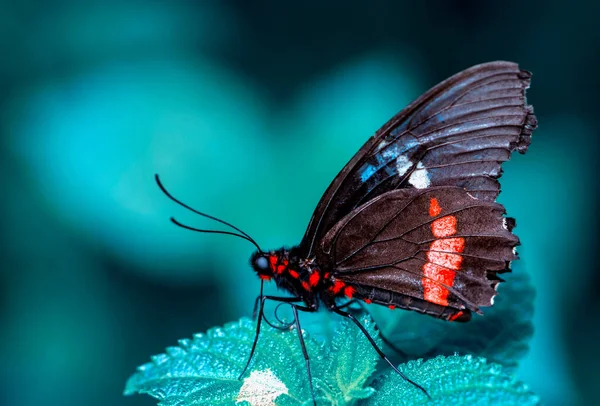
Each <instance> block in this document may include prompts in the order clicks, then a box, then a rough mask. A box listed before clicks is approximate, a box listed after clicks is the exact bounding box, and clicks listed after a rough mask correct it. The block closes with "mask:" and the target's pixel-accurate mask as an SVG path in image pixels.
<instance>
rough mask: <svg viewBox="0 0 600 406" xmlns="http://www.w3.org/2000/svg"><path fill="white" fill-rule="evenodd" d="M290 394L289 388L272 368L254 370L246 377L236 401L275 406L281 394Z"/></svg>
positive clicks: (258, 405)
mask: <svg viewBox="0 0 600 406" xmlns="http://www.w3.org/2000/svg"><path fill="white" fill-rule="evenodd" d="M282 394H286V395H287V394H288V388H287V386H285V384H284V383H283V382H282V381H280V380H279V378H277V377H276V376H275V374H274V373H273V372H272V371H271V370H270V369H266V370H264V371H252V372H251V373H250V376H248V377H247V378H246V379H244V384H243V385H242V387H241V389H240V392H239V393H238V396H237V399H236V403H240V402H242V401H244V400H245V401H246V402H248V403H250V404H251V405H252V406H275V399H277V397H278V396H279V395H282Z"/></svg>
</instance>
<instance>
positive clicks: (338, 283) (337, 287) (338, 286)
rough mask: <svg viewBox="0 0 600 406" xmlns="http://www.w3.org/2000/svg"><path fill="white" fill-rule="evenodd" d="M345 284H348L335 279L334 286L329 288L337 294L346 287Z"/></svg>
mask: <svg viewBox="0 0 600 406" xmlns="http://www.w3.org/2000/svg"><path fill="white" fill-rule="evenodd" d="M344 286H346V284H345V283H344V282H342V281H339V280H337V281H335V282H333V286H332V287H330V288H329V290H330V291H332V292H333V294H334V295H337V294H338V293H340V292H341V290H342V289H343V288H344Z"/></svg>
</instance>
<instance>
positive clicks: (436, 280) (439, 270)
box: [421, 197, 465, 317]
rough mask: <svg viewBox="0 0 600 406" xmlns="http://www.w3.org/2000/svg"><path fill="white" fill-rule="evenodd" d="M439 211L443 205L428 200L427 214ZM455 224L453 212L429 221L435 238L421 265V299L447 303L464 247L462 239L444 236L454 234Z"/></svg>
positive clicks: (434, 215) (432, 215)
mask: <svg viewBox="0 0 600 406" xmlns="http://www.w3.org/2000/svg"><path fill="white" fill-rule="evenodd" d="M441 213H442V207H441V206H440V204H439V202H438V200H437V199H436V198H434V197H432V198H431V199H430V201H429V215H430V216H431V217H436V216H439V215H440V214H441ZM456 226H457V219H456V216H452V215H450V216H444V217H440V218H438V219H435V220H434V221H433V222H432V223H431V232H432V234H433V236H434V237H435V238H436V240H434V241H433V242H432V243H431V245H430V246H429V250H428V251H427V260H428V261H429V262H427V263H425V264H424V265H423V274H424V278H422V280H421V282H422V283H423V298H424V299H425V300H427V301H428V302H431V303H436V304H439V305H442V306H448V295H449V294H450V292H449V291H448V289H447V287H452V286H453V285H454V278H455V277H456V272H455V271H458V270H459V269H460V266H461V264H462V260H463V257H462V255H459V254H460V253H461V252H463V250H464V249H465V239H464V238H462V237H455V238H445V237H450V236H452V235H454V234H456V230H457V228H456ZM457 314H458V313H457ZM456 317H459V316H456Z"/></svg>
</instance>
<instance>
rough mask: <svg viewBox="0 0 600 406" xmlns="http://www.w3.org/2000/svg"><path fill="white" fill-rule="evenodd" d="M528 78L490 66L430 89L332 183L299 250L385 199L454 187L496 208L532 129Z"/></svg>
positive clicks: (308, 251) (508, 66)
mask: <svg viewBox="0 0 600 406" xmlns="http://www.w3.org/2000/svg"><path fill="white" fill-rule="evenodd" d="M529 81H530V74H529V72H526V71H522V70H520V69H519V68H518V66H517V64H515V63H512V62H491V63H486V64H482V65H477V66H474V67H472V68H469V69H467V70H465V71H463V72H460V73H458V74H456V75H454V76H452V77H451V78H449V79H447V80H445V81H444V82H442V83H440V84H439V85H437V86H435V87H434V88H432V89H431V90H429V91H428V92H426V93H425V94H424V95H422V96H421V97H420V98H418V99H417V100H416V101H414V102H413V103H411V104H410V105H409V106H408V107H406V108H405V109H404V110H402V111H401V112H400V113H398V114H397V115H396V116H395V117H393V118H392V119H391V120H389V121H388V122H387V123H386V124H385V125H384V126H383V127H382V128H381V129H380V130H379V131H377V133H376V134H375V135H374V136H373V137H371V138H370V139H369V140H368V141H367V143H366V144H365V145H364V146H363V147H362V148H361V149H360V151H359V152H358V153H357V154H356V155H355V156H354V157H353V158H352V160H351V161H350V162H349V163H348V164H347V165H346V166H345V167H344V168H343V169H342V171H341V172H340V173H339V174H338V175H337V177H336V178H335V179H334V181H333V182H332V183H331V185H330V186H329V188H328V189H327V191H326V192H325V194H324V195H323V197H322V198H321V201H320V202H319V204H318V206H317V208H316V210H315V213H314V214H313V217H312V219H311V222H310V224H309V227H308V229H307V231H306V234H305V236H304V239H303V240H302V243H301V245H300V249H301V252H302V253H303V255H305V256H307V257H310V256H311V255H314V254H315V248H316V246H317V245H318V243H319V241H320V240H321V239H322V238H323V237H324V236H325V234H326V233H327V232H328V230H329V229H330V228H331V227H333V225H334V224H335V223H337V222H338V221H339V220H340V219H341V218H342V217H344V216H345V215H347V214H348V213H350V212H351V211H352V210H354V209H355V208H357V207H358V206H360V205H361V204H364V203H366V202H368V201H370V200H371V199H374V198H376V197H377V196H380V195H382V194H384V193H386V192H389V191H392V190H396V189H403V188H416V189H424V188H429V187H435V186H458V187H461V188H464V189H466V190H467V191H468V192H469V193H470V194H471V195H472V196H474V197H477V198H479V199H481V200H486V201H494V200H495V199H496V197H497V195H498V193H499V191H500V187H499V183H498V180H497V178H498V177H500V175H501V164H502V162H504V161H506V160H508V159H509V156H510V154H511V153H512V152H513V151H515V150H518V151H519V152H522V153H524V152H525V151H526V149H527V147H528V145H529V142H530V138H531V133H532V131H533V129H534V128H535V127H536V124H537V121H536V119H535V116H534V115H533V110H532V108H531V106H528V105H526V100H525V89H526V88H527V87H529Z"/></svg>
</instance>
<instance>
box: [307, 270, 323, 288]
mask: <svg viewBox="0 0 600 406" xmlns="http://www.w3.org/2000/svg"><path fill="white" fill-rule="evenodd" d="M319 279H321V275H319V271H314V272H313V273H311V274H310V276H309V277H308V283H309V284H310V286H317V285H318V284H319Z"/></svg>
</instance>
